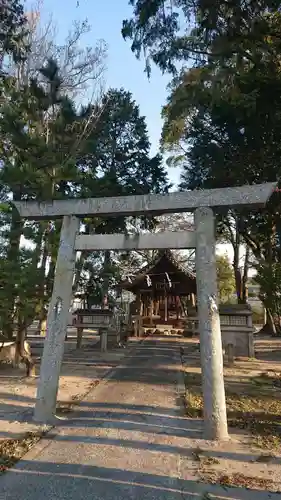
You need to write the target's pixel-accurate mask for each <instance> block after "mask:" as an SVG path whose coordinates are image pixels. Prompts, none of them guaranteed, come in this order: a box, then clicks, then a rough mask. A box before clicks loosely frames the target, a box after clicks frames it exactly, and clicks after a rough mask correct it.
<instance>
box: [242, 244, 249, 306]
mask: <svg viewBox="0 0 281 500" xmlns="http://www.w3.org/2000/svg"><path fill="white" fill-rule="evenodd" d="M249 259H250V248H249V247H248V245H246V252H245V260H244V267H243V277H242V296H241V301H242V303H243V304H246V303H247V300H248V287H247V281H248V273H249Z"/></svg>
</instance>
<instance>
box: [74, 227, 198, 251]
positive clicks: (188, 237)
mask: <svg viewBox="0 0 281 500" xmlns="http://www.w3.org/2000/svg"><path fill="white" fill-rule="evenodd" d="M195 246H196V235H195V232H194V231H182V232H176V231H168V232H164V233H158V234H136V235H125V234H93V235H86V234H84V235H83V234H80V235H78V236H77V238H76V242H75V248H76V250H77V251H80V250H153V249H158V250H161V249H168V248H172V249H176V248H179V249H180V248H182V249H185V248H195Z"/></svg>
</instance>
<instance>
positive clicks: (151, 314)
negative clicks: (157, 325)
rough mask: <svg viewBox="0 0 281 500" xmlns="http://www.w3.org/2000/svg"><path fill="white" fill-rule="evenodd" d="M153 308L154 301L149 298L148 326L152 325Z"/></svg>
mask: <svg viewBox="0 0 281 500" xmlns="http://www.w3.org/2000/svg"><path fill="white" fill-rule="evenodd" d="M153 306H154V300H153V298H152V297H151V298H150V325H151V326H152V325H153Z"/></svg>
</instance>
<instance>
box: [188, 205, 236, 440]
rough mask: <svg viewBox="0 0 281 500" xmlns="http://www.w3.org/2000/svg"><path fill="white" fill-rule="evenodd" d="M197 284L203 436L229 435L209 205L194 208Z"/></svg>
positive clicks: (212, 218)
mask: <svg viewBox="0 0 281 500" xmlns="http://www.w3.org/2000/svg"><path fill="white" fill-rule="evenodd" d="M194 221H195V227H196V237H197V245H196V284H197V301H198V318H199V332H200V353H201V367H202V385H203V396H204V427H205V437H206V439H214V440H216V439H218V440H224V439H227V438H228V430H227V417H226V404H225V391H224V380H223V353H222V340H221V329H220V316H219V311H218V307H217V277H216V254H215V244H216V241H215V220H214V215H213V211H212V209H211V208H198V209H197V210H196V211H195V217H194Z"/></svg>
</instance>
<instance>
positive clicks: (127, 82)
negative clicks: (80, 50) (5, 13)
mask: <svg viewBox="0 0 281 500" xmlns="http://www.w3.org/2000/svg"><path fill="white" fill-rule="evenodd" d="M30 4H33V2H32V1H29V0H28V1H27V5H30ZM42 10H43V21H44V18H45V19H48V17H49V15H50V14H51V13H52V14H53V18H54V20H55V22H56V23H57V27H58V38H59V39H58V42H59V43H63V41H64V39H65V37H66V36H67V33H68V30H69V28H70V27H71V23H72V21H73V20H75V19H77V20H78V19H80V20H83V19H85V18H87V19H88V21H89V24H90V25H91V27H92V30H91V33H89V34H88V35H87V36H85V37H84V41H85V45H88V46H90V45H91V44H93V45H94V44H95V41H96V40H97V39H104V40H105V41H106V43H107V44H108V61H107V74H106V84H107V87H115V88H120V87H124V88H125V89H126V90H129V91H130V92H132V94H133V97H134V99H135V101H136V102H137V104H138V105H139V106H140V112H141V114H142V115H144V116H145V117H146V123H147V126H148V131H149V136H150V141H151V146H152V147H151V150H152V152H153V153H156V152H157V151H158V147H159V138H160V134H161V128H162V121H161V116H160V113H161V107H162V105H163V104H165V101H166V95H167V92H166V87H167V84H168V82H169V79H170V77H169V76H168V75H162V74H161V72H160V71H159V70H158V68H156V67H153V71H152V75H151V78H150V80H148V78H147V76H146V74H145V73H144V64H143V62H142V61H138V60H137V59H136V58H135V56H134V55H133V53H132V52H131V49H130V43H129V42H128V41H127V42H125V41H124V40H123V38H122V36H121V27H122V21H123V19H126V18H129V17H130V16H131V14H132V7H130V6H129V5H128V0H102V1H100V0H80V2H79V6H78V7H77V0H44V3H43V9H42ZM169 177H170V179H171V181H172V182H173V183H177V182H178V179H179V172H178V171H177V170H175V169H169Z"/></svg>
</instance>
